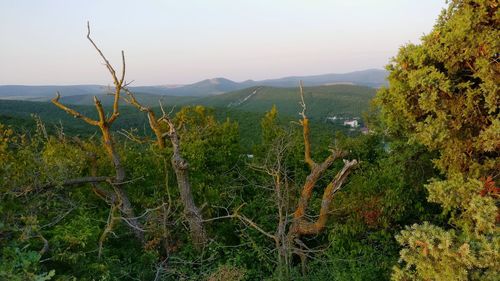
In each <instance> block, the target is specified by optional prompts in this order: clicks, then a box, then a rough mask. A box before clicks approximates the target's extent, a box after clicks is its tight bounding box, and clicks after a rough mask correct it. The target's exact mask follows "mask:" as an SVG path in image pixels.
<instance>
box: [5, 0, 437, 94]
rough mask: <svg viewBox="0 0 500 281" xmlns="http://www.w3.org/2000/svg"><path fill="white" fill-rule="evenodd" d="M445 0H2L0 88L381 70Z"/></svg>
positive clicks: (415, 36) (414, 39) (425, 29)
mask: <svg viewBox="0 0 500 281" xmlns="http://www.w3.org/2000/svg"><path fill="white" fill-rule="evenodd" d="M445 7H446V3H445V0H419V1H415V0H329V1H327V0H199V1H197V0H182V1H181V0H176V1H171V0H162V1H161V0H142V1H139V0H137V1H132V0H0V38H1V39H0V85H9V84H10V85H13V84H22V85H71V84H105V85H106V84H110V83H111V79H110V76H109V74H108V73H107V70H106V69H105V67H104V66H103V65H102V60H101V59H100V58H99V56H98V54H97V53H96V51H95V50H94V49H93V48H92V46H91V45H90V43H89V42H88V41H87V39H86V37H85V36H86V32H87V29H86V22H87V21H90V25H91V32H92V33H91V36H92V38H93V39H94V41H95V42H96V43H97V44H98V45H99V47H100V48H101V50H102V51H103V52H104V54H105V55H106V56H107V57H108V59H109V60H110V61H111V63H112V64H113V65H115V66H116V68H117V69H119V68H120V66H121V61H120V51H121V50H124V51H125V56H126V61H127V76H126V80H127V81H131V80H133V81H134V83H133V84H132V85H135V86H139V85H165V84H187V83H193V82H196V81H199V80H203V79H206V78H214V77H225V78H228V79H231V80H235V81H243V80H247V79H254V80H262V79H270V78H279V77H284V76H291V75H314V74H325V73H345V72H350V71H356V70H363V69H369V68H383V67H384V66H385V65H386V64H387V63H388V62H389V61H390V58H391V57H393V56H395V55H396V54H397V51H398V49H399V47H400V46H401V45H404V44H407V43H418V42H419V38H420V37H421V36H422V35H424V34H426V33H429V32H430V30H431V29H432V27H433V25H434V23H435V21H436V19H437V17H438V16H439V14H440V12H441V10H442V9H443V8H445Z"/></svg>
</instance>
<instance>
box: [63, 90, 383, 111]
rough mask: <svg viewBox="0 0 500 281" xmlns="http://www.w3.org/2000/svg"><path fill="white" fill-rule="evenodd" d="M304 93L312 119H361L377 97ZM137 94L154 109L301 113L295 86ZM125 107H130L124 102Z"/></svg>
mask: <svg viewBox="0 0 500 281" xmlns="http://www.w3.org/2000/svg"><path fill="white" fill-rule="evenodd" d="M304 91H305V99H306V103H307V106H308V112H309V115H310V117H312V118H324V117H326V116H330V115H344V116H346V117H353V116H361V113H362V112H363V111H365V110H367V109H368V106H369V103H370V100H371V99H372V98H373V97H374V96H375V89H373V88H370V87H365V86H355V85H328V86H317V87H305V88H304ZM135 95H136V98H137V100H138V101H139V102H141V103H143V104H145V105H148V106H153V107H156V106H158V105H159V102H158V101H159V100H161V102H162V104H163V105H164V106H165V107H174V106H175V107H181V106H185V105H203V106H208V107H214V108H226V109H231V110H239V111H246V112H255V113H264V112H265V111H267V110H269V109H270V108H271V107H272V106H273V105H276V107H277V108H278V110H279V111H280V113H281V114H283V115H286V116H296V115H297V113H298V112H299V111H300V110H301V108H300V106H299V91H298V88H296V87H293V88H276V87H267V86H256V87H250V88H246V89H242V90H238V91H233V92H228V93H224V94H220V95H215V96H208V97H190V96H185V97H182V96H160V95H151V94H146V93H136V94H135ZM98 97H99V99H100V100H101V102H102V104H104V105H105V106H110V105H111V104H112V103H113V96H111V95H98ZM61 102H63V103H65V104H73V105H93V104H94V103H93V98H92V96H90V95H77V96H63V97H61ZM122 104H123V105H127V104H126V103H125V102H123V103H122Z"/></svg>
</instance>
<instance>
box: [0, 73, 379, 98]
mask: <svg viewBox="0 0 500 281" xmlns="http://www.w3.org/2000/svg"><path fill="white" fill-rule="evenodd" d="M386 77H387V72H386V71H385V70H381V69H368V70H362V71H355V72H349V73H343V74H322V75H313V76H290V77H283V78H279V79H267V80H261V81H254V80H246V81H243V82H234V81H231V80H229V79H225V78H212V79H205V80H202V81H199V82H196V83H193V84H187V85H174V86H138V87H130V89H131V90H132V91H134V92H136V93H143V94H149V95H162V96H182V97H206V96H213V95H219V94H222V93H227V92H232V91H237V90H242V89H245V88H249V87H254V86H271V87H281V88H283V87H286V88H287V87H297V86H298V84H299V81H303V82H304V85H305V86H321V85H333V84H351V85H361V86H368V87H373V88H378V87H380V86H382V85H386V84H387V81H386ZM57 91H59V92H60V93H61V96H63V97H69V96H80V95H89V96H92V95H103V94H106V93H107V92H109V87H107V86H102V85H69V86H56V85H53V86H21V85H4V86H1V85H0V99H11V100H31V101H48V100H50V99H51V98H52V97H54V96H55V93H56V92H57Z"/></svg>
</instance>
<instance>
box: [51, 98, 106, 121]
mask: <svg viewBox="0 0 500 281" xmlns="http://www.w3.org/2000/svg"><path fill="white" fill-rule="evenodd" d="M60 98H61V94H59V92H57V93H56V97H55V98H53V99H51V102H52V103H53V104H54V105H55V106H57V107H59V108H60V109H62V110H64V111H66V113H68V114H69V115H72V116H73V117H75V118H79V119H82V120H83V121H85V122H87V123H88V124H90V125H93V126H99V122H98V121H96V120H93V119H91V118H89V117H87V116H85V115H83V114H81V113H80V112H78V111H76V110H74V109H71V108H69V107H67V106H65V105H63V104H62V103H60V102H59V99H60Z"/></svg>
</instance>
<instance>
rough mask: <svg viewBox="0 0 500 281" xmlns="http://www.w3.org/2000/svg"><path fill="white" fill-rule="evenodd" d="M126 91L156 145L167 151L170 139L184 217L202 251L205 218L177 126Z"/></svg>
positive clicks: (194, 241)
mask: <svg viewBox="0 0 500 281" xmlns="http://www.w3.org/2000/svg"><path fill="white" fill-rule="evenodd" d="M124 90H125V92H126V93H127V98H126V99H125V101H127V102H128V103H129V104H131V105H133V106H134V107H136V108H137V109H139V110H140V111H142V112H144V113H146V114H147V116H148V122H149V126H150V127H151V130H152V131H153V133H154V134H155V136H156V144H157V145H158V147H159V148H160V149H165V148H166V142H165V138H169V139H170V143H171V144H172V151H173V153H172V158H171V163H172V167H173V168H174V171H175V175H176V177H177V185H178V187H179V193H180V195H181V200H182V204H183V205H184V215H185V217H186V220H187V222H188V224H189V230H190V236H191V239H192V241H193V243H194V245H195V247H196V248H198V249H201V248H202V247H203V246H204V245H205V243H206V242H207V237H206V232H205V227H204V225H203V217H202V215H201V212H200V209H199V208H198V207H197V206H196V204H195V202H194V198H193V193H192V188H191V183H190V181H189V164H188V162H187V160H186V159H184V157H182V155H181V151H180V149H181V147H180V146H181V142H180V139H179V134H178V132H177V129H176V127H175V124H174V123H173V121H172V120H171V119H170V117H169V116H168V114H166V113H165V112H163V115H162V116H161V117H160V118H157V117H156V114H155V112H154V111H153V110H152V109H151V108H150V107H146V106H143V105H142V104H140V103H139V102H138V101H137V99H136V98H135V96H134V94H133V93H132V92H131V91H130V90H129V89H127V88H125V89H124ZM161 123H164V124H166V125H167V126H166V128H165V126H162V124H161Z"/></svg>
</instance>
